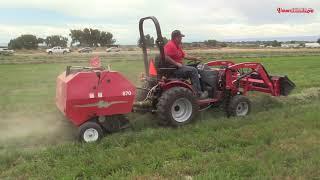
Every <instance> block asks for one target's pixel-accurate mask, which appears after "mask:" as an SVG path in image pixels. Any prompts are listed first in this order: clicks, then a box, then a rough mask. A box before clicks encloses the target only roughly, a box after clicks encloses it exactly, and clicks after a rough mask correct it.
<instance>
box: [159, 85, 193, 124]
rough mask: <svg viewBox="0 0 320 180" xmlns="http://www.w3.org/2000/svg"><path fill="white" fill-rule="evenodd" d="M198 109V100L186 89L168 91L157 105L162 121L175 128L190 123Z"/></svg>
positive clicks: (179, 88)
mask: <svg viewBox="0 0 320 180" xmlns="http://www.w3.org/2000/svg"><path fill="white" fill-rule="evenodd" d="M198 109H199V106H198V104H197V101H196V98H195V97H194V96H193V94H192V92H191V91H190V90H189V89H187V88H184V87H173V88H171V89H169V90H166V91H165V92H164V93H163V94H162V95H161V97H160V98H159V102H158V104H157V110H158V115H159V118H160V120H161V121H162V122H164V123H168V124H169V123H170V124H171V125H173V126H182V125H185V124H188V123H190V122H191V121H192V119H193V117H194V116H195V114H196V113H197V112H198Z"/></svg>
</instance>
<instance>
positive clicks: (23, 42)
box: [8, 34, 38, 49]
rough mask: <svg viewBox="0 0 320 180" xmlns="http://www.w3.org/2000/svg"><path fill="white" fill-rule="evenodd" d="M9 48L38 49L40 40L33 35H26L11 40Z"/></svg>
mask: <svg viewBox="0 0 320 180" xmlns="http://www.w3.org/2000/svg"><path fill="white" fill-rule="evenodd" d="M8 47H9V48H11V49H37V48H38V39H37V37H36V36H34V35H32V34H24V35H21V36H19V37H17V38H15V39H11V40H10V42H9V43H8Z"/></svg>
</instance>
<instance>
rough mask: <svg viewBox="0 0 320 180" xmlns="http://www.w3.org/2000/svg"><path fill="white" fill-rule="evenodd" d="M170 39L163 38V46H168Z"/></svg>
mask: <svg viewBox="0 0 320 180" xmlns="http://www.w3.org/2000/svg"><path fill="white" fill-rule="evenodd" d="M168 41H169V40H168V39H167V38H166V37H163V44H164V45H166V44H167V43H168Z"/></svg>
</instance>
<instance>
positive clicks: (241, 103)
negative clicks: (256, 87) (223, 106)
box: [228, 95, 251, 116]
mask: <svg viewBox="0 0 320 180" xmlns="http://www.w3.org/2000/svg"><path fill="white" fill-rule="evenodd" d="M250 110H251V103H250V100H249V99H248V98H247V97H246V96H243V95H236V96H233V97H232V98H231V100H230V103H229V106H228V114H229V115H231V116H246V115H248V114H249V113H250Z"/></svg>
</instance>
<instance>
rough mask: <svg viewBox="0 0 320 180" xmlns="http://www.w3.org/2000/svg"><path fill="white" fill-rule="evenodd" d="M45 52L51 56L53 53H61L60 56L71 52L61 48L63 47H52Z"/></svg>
mask: <svg viewBox="0 0 320 180" xmlns="http://www.w3.org/2000/svg"><path fill="white" fill-rule="evenodd" d="M46 52H47V53H48V54H53V53H57V54H58V53H62V54H66V53H69V52H71V51H70V49H68V48H63V47H60V46H56V47H53V48H51V49H47V50H46Z"/></svg>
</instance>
